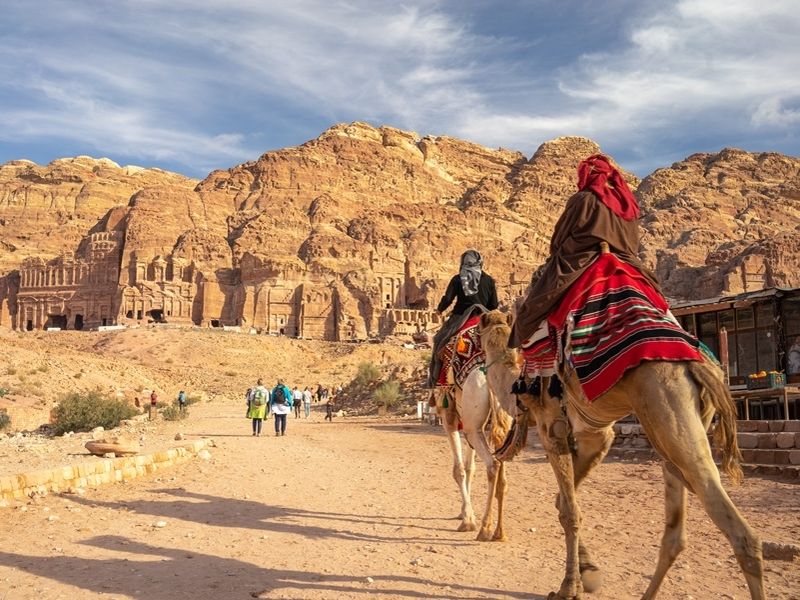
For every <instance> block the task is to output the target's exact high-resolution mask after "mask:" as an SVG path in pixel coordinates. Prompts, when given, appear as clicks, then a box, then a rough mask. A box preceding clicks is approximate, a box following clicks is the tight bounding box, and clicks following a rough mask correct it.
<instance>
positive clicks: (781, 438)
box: [775, 431, 796, 450]
mask: <svg viewBox="0 0 800 600" xmlns="http://www.w3.org/2000/svg"><path fill="white" fill-rule="evenodd" d="M795 437H796V434H794V433H791V432H785V431H784V432H782V433H779V434H777V435H776V436H775V445H776V446H777V447H778V448H781V449H784V450H785V449H787V448H794V442H795Z"/></svg>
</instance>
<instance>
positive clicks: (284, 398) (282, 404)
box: [269, 379, 294, 435]
mask: <svg viewBox="0 0 800 600" xmlns="http://www.w3.org/2000/svg"><path fill="white" fill-rule="evenodd" d="M293 402H294V398H293V397H292V392H291V391H290V390H289V388H288V387H286V386H285V385H284V383H283V379H278V383H277V385H276V386H275V387H274V388H272V397H271V399H270V405H269V406H270V409H271V410H272V414H273V415H275V435H286V415H288V414H289V413H290V412H292V404H293Z"/></svg>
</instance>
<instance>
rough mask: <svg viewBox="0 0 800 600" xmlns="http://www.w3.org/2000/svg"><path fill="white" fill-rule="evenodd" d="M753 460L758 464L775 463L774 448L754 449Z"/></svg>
mask: <svg viewBox="0 0 800 600" xmlns="http://www.w3.org/2000/svg"><path fill="white" fill-rule="evenodd" d="M755 453H756V457H755V458H756V460H755V462H756V463H758V464H759V465H772V464H775V450H756V451H755Z"/></svg>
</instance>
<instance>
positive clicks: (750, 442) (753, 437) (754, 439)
mask: <svg viewBox="0 0 800 600" xmlns="http://www.w3.org/2000/svg"><path fill="white" fill-rule="evenodd" d="M736 439H737V440H738V442H739V448H742V449H745V448H758V434H757V433H738V434H736Z"/></svg>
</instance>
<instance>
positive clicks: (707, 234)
mask: <svg viewBox="0 0 800 600" xmlns="http://www.w3.org/2000/svg"><path fill="white" fill-rule="evenodd" d="M597 152H600V148H599V147H598V146H597V144H595V143H594V142H592V141H591V140H589V139H586V138H579V137H563V138H558V139H555V140H552V141H549V142H546V143H544V144H542V146H541V147H540V148H539V149H538V150H537V152H536V153H535V154H534V155H533V156H532V157H531V158H530V159H529V160H528V159H526V158H525V157H524V156H523V155H522V154H520V153H518V152H511V151H507V150H492V149H488V148H484V147H482V146H478V145H476V144H472V143H470V142H466V141H462V140H457V139H454V138H449V137H430V136H429V137H424V138H420V137H419V136H418V135H417V134H416V133H413V132H408V131H401V130H398V129H394V128H391V127H379V128H376V127H372V126H370V125H366V124H364V123H352V124H349V125H336V126H334V127H332V128H330V129H329V130H327V131H325V132H324V133H323V134H322V135H320V136H319V137H318V138H317V139H315V140H311V141H309V142H307V143H305V144H303V145H301V146H298V147H296V148H287V149H283V150H279V151H275V152H268V153H266V154H264V155H263V156H261V157H260V158H259V159H258V160H256V161H253V162H249V163H245V164H242V165H240V166H237V167H234V168H232V169H229V170H226V171H214V172H213V173H211V174H210V175H209V176H208V177H207V178H206V179H205V180H203V181H202V182H199V183H198V182H197V181H195V180H191V179H188V178H185V177H182V176H180V175H176V174H173V173H168V172H165V171H160V170H158V169H140V168H137V167H119V166H117V165H116V164H114V163H112V162H111V161H108V160H107V159H98V160H95V159H90V158H87V157H78V158H75V159H61V160H57V161H54V162H53V163H51V164H50V165H48V166H45V167H40V166H38V165H34V164H33V163H30V162H28V161H13V162H11V163H7V164H6V165H3V166H0V326H13V327H17V328H21V329H27V328H40V327H47V326H58V327H68V328H74V327H78V326H83V327H95V326H102V325H103V324H118V323H119V324H125V323H128V324H130V323H135V322H143V321H147V320H149V321H167V322H175V323H182V324H192V323H194V324H197V325H243V326H245V327H255V328H257V329H259V330H261V331H265V332H269V333H275V334H285V335H296V336H302V337H310V338H325V339H365V338H369V337H375V336H385V335H391V334H397V333H404V334H405V333H412V332H415V331H418V330H421V329H426V328H428V327H430V326H431V325H433V324H435V323H437V322H438V320H439V316H438V315H437V314H435V313H434V312H433V310H432V309H433V307H434V306H435V305H436V303H437V302H438V299H439V297H440V295H441V294H442V292H443V289H444V286H445V285H446V283H447V281H448V280H449V277H450V276H451V275H452V273H453V272H455V270H456V268H457V264H458V258H459V256H460V254H461V252H463V251H464V250H465V249H466V248H469V247H474V248H477V249H478V250H479V251H481V252H482V253H483V255H484V256H485V258H486V269H487V271H488V272H490V273H491V274H492V275H494V277H495V278H496V279H497V282H498V289H499V295H500V298H501V301H502V302H503V303H504V304H506V305H510V304H511V303H512V302H513V301H514V299H515V298H516V297H517V296H519V295H520V294H522V293H523V292H524V290H525V287H526V286H527V283H528V281H529V279H530V275H531V273H532V272H533V270H534V269H535V268H536V267H537V266H538V265H539V264H540V263H541V262H542V261H543V260H544V258H545V257H546V256H547V253H548V244H549V238H550V234H551V232H552V229H553V225H554V223H555V221H556V219H557V218H558V215H559V214H560V212H561V210H562V208H563V206H564V202H565V201H566V199H567V198H568V197H569V196H570V195H571V194H572V193H573V191H574V190H575V180H576V167H577V164H578V162H579V161H580V160H581V159H583V158H585V157H586V156H588V155H589V154H594V153H597ZM799 173H800V160H798V159H797V158H791V157H786V156H781V155H777V154H752V153H747V152H743V151H740V150H724V151H722V152H720V153H718V154H697V155H693V156H690V157H689V158H687V159H686V160H685V161H682V162H680V163H676V164H675V165H673V166H672V167H670V168H667V169H659V170H658V171H656V172H655V173H653V174H652V175H650V176H648V177H646V178H645V179H644V180H642V181H641V183H640V182H639V181H638V179H637V178H636V177H634V176H633V175H630V174H626V178H627V179H628V181H629V183H630V184H631V187H632V188H634V189H636V188H638V191H637V194H638V195H639V198H640V200H641V203H642V206H643V209H644V211H643V212H644V216H643V219H642V227H643V245H642V257H643V258H644V259H645V261H646V262H647V263H648V264H649V265H650V266H652V267H653V268H654V269H655V270H656V271H657V273H658V275H659V277H660V278H661V280H662V282H663V284H664V289H665V291H666V293H667V294H668V295H669V296H671V297H674V298H699V297H710V296H713V295H716V294H721V293H735V292H739V291H745V290H747V291H750V290H752V289H754V288H760V287H767V286H774V285H782V286H796V285H800V274H799V273H800V269H798V264H797V263H798V262H800V259H799V258H798V256H800V254H798V252H797V251H798V249H800V232H798V224H800V220H798V217H800V175H799Z"/></svg>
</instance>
